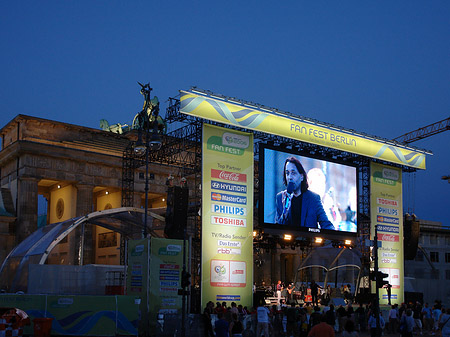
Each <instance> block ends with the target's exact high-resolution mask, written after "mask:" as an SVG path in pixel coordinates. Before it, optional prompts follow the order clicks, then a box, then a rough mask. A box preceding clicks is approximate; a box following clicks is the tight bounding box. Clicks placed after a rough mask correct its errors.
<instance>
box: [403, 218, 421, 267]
mask: <svg viewBox="0 0 450 337" xmlns="http://www.w3.org/2000/svg"><path fill="white" fill-rule="evenodd" d="M419 235H420V222H419V221H418V220H416V217H415V216H414V215H413V216H412V217H410V216H409V215H405V218H404V221H403V248H404V254H405V260H414V258H415V257H416V253H417V246H418V245H419Z"/></svg>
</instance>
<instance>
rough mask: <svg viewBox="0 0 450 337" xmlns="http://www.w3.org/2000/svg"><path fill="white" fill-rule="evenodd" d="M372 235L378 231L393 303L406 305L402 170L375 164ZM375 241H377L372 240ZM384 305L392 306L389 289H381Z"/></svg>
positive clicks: (380, 258) (372, 168)
mask: <svg viewBox="0 0 450 337" xmlns="http://www.w3.org/2000/svg"><path fill="white" fill-rule="evenodd" d="M370 171H371V174H370V176H371V181H370V189H371V198H370V206H371V207H370V208H371V224H372V228H371V233H372V234H371V235H372V236H373V235H374V233H375V226H377V229H378V242H379V243H381V247H380V246H379V247H378V269H379V270H380V271H382V272H383V273H386V274H388V275H389V277H388V278H387V279H385V280H387V281H389V284H391V285H392V288H391V303H392V304H395V303H398V304H400V303H403V302H404V298H403V294H404V287H403V284H404V282H403V277H404V270H403V265H404V264H403V259H404V257H403V201H402V171H401V170H400V169H398V168H394V167H391V166H386V165H381V164H377V163H371V166H370ZM372 239H374V238H373V237H372ZM380 304H388V293H387V289H380Z"/></svg>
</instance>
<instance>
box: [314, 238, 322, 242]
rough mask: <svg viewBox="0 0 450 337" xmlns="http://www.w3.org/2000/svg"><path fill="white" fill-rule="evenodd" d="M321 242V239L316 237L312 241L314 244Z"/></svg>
mask: <svg viewBox="0 0 450 337" xmlns="http://www.w3.org/2000/svg"><path fill="white" fill-rule="evenodd" d="M322 242H323V239H322V238H319V237H317V238H315V239H314V243H322Z"/></svg>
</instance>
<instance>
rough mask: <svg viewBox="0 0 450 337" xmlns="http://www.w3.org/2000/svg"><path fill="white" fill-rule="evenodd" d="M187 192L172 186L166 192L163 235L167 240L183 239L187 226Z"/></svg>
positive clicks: (184, 189) (185, 188) (182, 188)
mask: <svg viewBox="0 0 450 337" xmlns="http://www.w3.org/2000/svg"><path fill="white" fill-rule="evenodd" d="M188 202H189V190H188V188H187V187H179V186H172V187H169V189H168V191H167V209H166V226H165V227H164V234H165V235H166V236H167V238H169V239H183V237H184V230H185V228H186V226H187V213H188Z"/></svg>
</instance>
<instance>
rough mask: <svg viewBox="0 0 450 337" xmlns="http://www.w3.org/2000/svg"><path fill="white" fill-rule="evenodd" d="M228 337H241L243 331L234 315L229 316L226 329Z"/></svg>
mask: <svg viewBox="0 0 450 337" xmlns="http://www.w3.org/2000/svg"><path fill="white" fill-rule="evenodd" d="M228 330H229V335H230V337H242V332H243V331H244V325H243V324H242V322H241V321H240V320H239V318H238V315H237V314H235V313H232V314H231V323H230V326H229V328H228Z"/></svg>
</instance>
